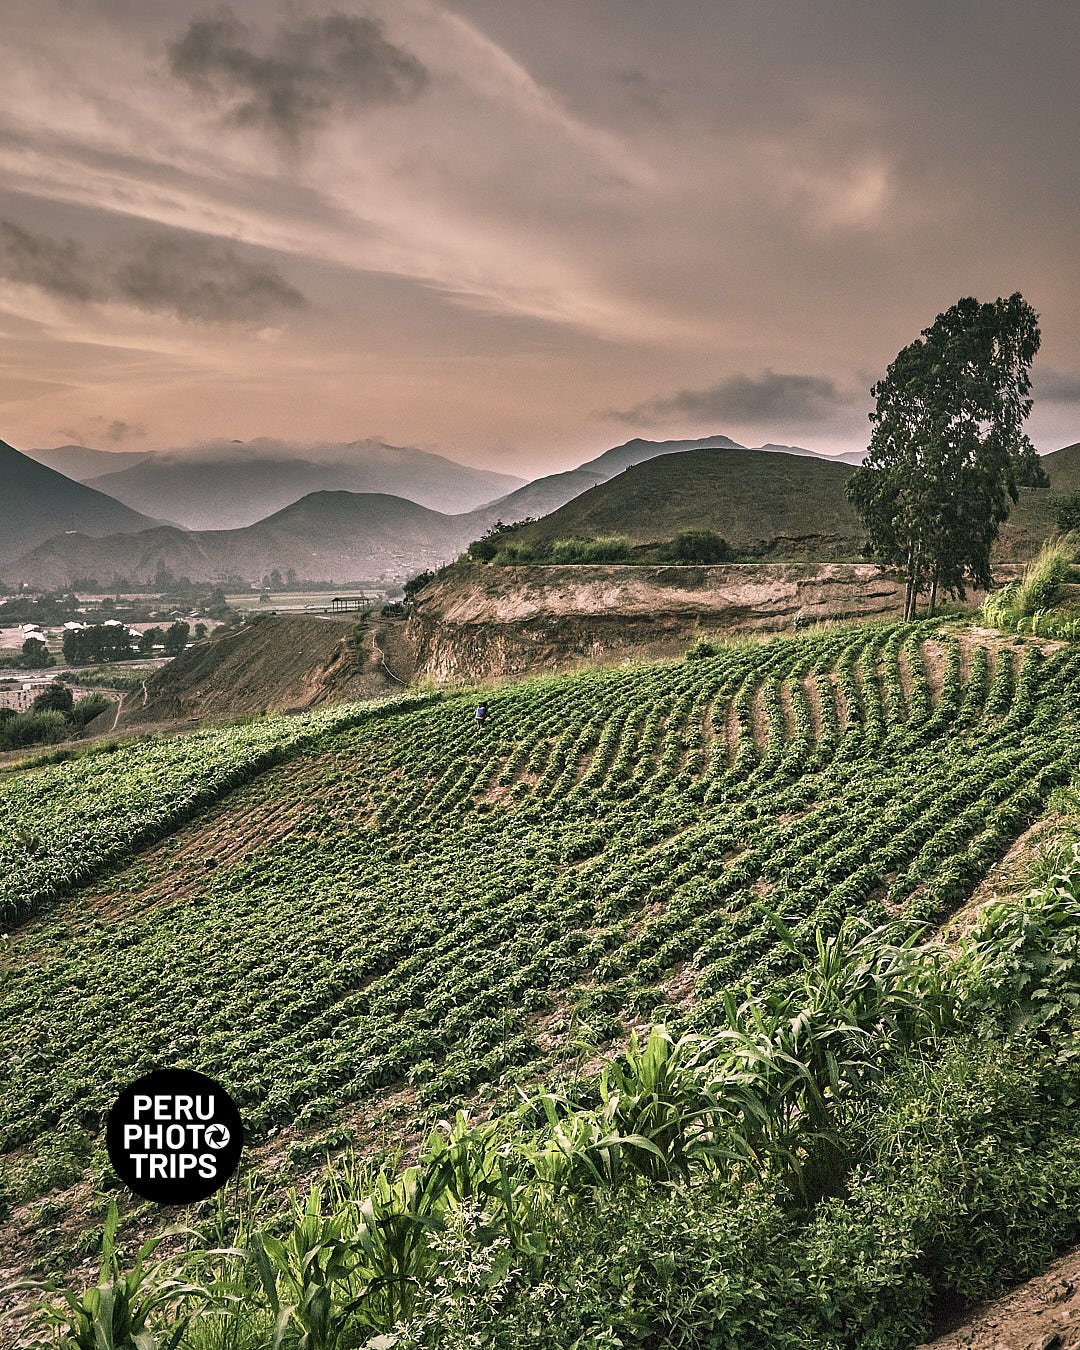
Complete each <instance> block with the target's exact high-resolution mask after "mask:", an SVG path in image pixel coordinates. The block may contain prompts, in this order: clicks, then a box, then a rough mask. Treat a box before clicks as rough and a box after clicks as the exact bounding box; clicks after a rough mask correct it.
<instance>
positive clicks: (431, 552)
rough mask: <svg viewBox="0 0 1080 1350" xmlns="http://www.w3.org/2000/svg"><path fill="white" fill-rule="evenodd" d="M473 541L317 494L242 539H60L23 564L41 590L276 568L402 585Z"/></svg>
mask: <svg viewBox="0 0 1080 1350" xmlns="http://www.w3.org/2000/svg"><path fill="white" fill-rule="evenodd" d="M468 538H469V536H468V531H467V529H463V527H462V526H461V525H460V524H459V523H458V522H457V521H456V520H455V519H454V518H453V517H451V516H444V515H441V514H440V513H439V512H437V511H429V510H428V509H427V508H426V507H423V506H417V505H416V503H415V502H410V501H405V500H404V499H403V498H400V497H388V496H385V495H384V494H381V493H357V492H316V493H312V494H311V495H310V496H308V497H304V498H302V499H301V500H300V501H298V502H294V503H293V504H292V505H290V506H287V507H285V508H284V510H281V511H277V512H275V513H274V514H273V515H272V516H268V517H267V518H266V519H265V520H260V521H259V522H258V523H257V524H255V525H249V526H246V527H245V528H243V529H238V530H189V531H186V530H178V529H174V528H171V527H167V526H165V527H160V528H157V529H153V530H144V531H142V532H140V533H139V534H118V535H111V536H109V537H108V538H103V539H92V538H89V537H87V536H86V535H81V534H65V535H58V536H57V537H56V538H54V539H51V540H49V541H48V542H47V543H45V544H43V545H41V546H40V547H38V548H36V549H34V550H32V551H31V552H30V553H28V554H27V555H26V556H25V557H23V558H20V559H19V561H18V564H17V567H18V570H19V575H20V576H23V577H26V578H28V579H30V580H32V581H33V582H34V583H36V584H37V585H39V586H45V587H55V586H61V585H66V584H70V582H71V581H72V580H73V579H74V578H75V577H97V578H99V579H100V580H101V581H102V582H104V583H105V584H109V583H110V582H111V581H112V579H113V578H115V577H126V578H127V579H128V580H129V581H131V582H135V583H138V584H140V585H141V584H147V585H149V584H152V582H153V579H154V576H155V575H156V574H157V572H158V571H159V570H160V569H161V568H162V567H164V568H165V569H166V570H168V571H170V572H172V573H173V575H174V576H177V577H189V578H190V579H191V580H192V581H214V580H218V579H220V578H222V577H226V576H239V577H245V578H250V579H253V580H255V581H258V580H259V578H261V577H263V576H265V575H267V574H268V573H269V572H271V571H272V570H273V569H274V568H275V567H276V568H277V569H278V570H279V571H280V572H282V573H283V574H284V573H286V572H287V571H288V570H289V569H290V568H292V569H293V570H294V571H295V572H296V574H297V576H299V577H302V578H306V579H312V580H320V581H323V580H325V581H340V582H342V583H346V582H360V581H377V580H381V579H385V578H390V579H399V580H400V579H403V578H405V577H408V576H411V575H412V574H413V573H414V572H417V571H419V570H421V569H422V568H424V567H432V566H438V565H439V564H440V563H443V562H446V561H448V560H449V559H451V558H453V557H454V556H455V555H456V554H457V553H458V552H459V551H460V549H461V548H463V547H464V545H465V544H466V543H467V542H468Z"/></svg>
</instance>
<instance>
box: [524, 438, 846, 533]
mask: <svg viewBox="0 0 1080 1350" xmlns="http://www.w3.org/2000/svg"><path fill="white" fill-rule="evenodd" d="M852 472H853V467H852V466H851V465H847V464H830V463H828V462H827V461H824V460H821V459H815V458H811V457H809V456H803V455H788V454H783V453H779V452H772V453H764V452H762V451H760V450H742V449H730V448H728V449H712V450H710V449H703V450H686V451H683V452H682V453H678V454H669V455H662V456H659V457H658V458H655V459H650V460H647V461H646V462H644V463H641V464H635V465H633V466H632V467H631V468H629V469H627V470H626V471H625V472H623V473H620V474H618V475H617V476H616V477H615V478H612V479H609V480H608V482H606V483H601V484H600V485H599V486H598V487H594V488H591V489H590V490H589V491H588V492H584V493H582V494H581V496H579V497H575V498H574V499H573V501H570V502H567V504H566V505H565V506H563V507H561V508H560V509H559V510H558V511H554V512H552V513H551V515H549V516H545V517H544V518H543V519H542V520H538V521H536V522H534V523H532V524H529V525H523V526H521V527H520V528H519V529H517V530H515V531H514V533H513V535H512V536H510V537H511V538H513V540H514V541H515V542H521V543H528V544H540V543H551V542H553V541H554V540H556V539H567V538H574V537H582V538H598V537H603V536H607V535H626V536H627V537H628V538H629V539H630V541H631V542H632V543H635V544H644V543H652V542H656V541H659V540H664V539H670V538H671V537H672V536H673V535H675V534H676V533H678V531H680V530H683V529H712V530H715V531H716V532H717V533H719V534H720V535H722V536H723V537H724V538H725V539H726V540H727V541H728V543H729V544H731V545H732V546H733V547H735V548H737V549H741V550H749V549H755V550H760V551H761V552H763V553H768V554H773V555H775V556H780V557H787V556H800V557H801V556H807V555H812V556H816V557H822V558H829V557H840V556H847V555H855V554H857V553H858V548H859V543H860V541H861V539H862V537H863V535H862V529H861V527H860V525H859V520H858V517H857V516H856V514H855V512H854V511H853V510H852V508H851V507H850V506H849V505H848V503H847V498H846V497H845V495H844V484H845V483H846V482H847V479H848V477H849V475H850V474H851V473H852Z"/></svg>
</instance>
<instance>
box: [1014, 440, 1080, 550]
mask: <svg viewBox="0 0 1080 1350" xmlns="http://www.w3.org/2000/svg"><path fill="white" fill-rule="evenodd" d="M1041 463H1042V466H1043V468H1044V469H1045V470H1046V476H1047V478H1049V480H1050V487H1049V489H1046V488H1021V489H1020V500H1019V502H1018V503H1017V504H1016V506H1014V507H1013V508H1012V511H1011V513H1010V516H1009V519H1008V520H1007V521H1006V523H1005V524H1004V525H1003V526H1002V528H1001V535H1000V538H999V541H998V553H999V554H1000V555H1001V556H1002V557H1008V558H1025V557H1030V556H1031V555H1032V554H1033V553H1034V552H1035V551H1036V550H1037V548H1038V546H1039V544H1040V543H1042V541H1043V540H1044V539H1046V538H1047V536H1049V535H1051V534H1055V533H1056V532H1057V524H1056V522H1055V520H1054V510H1053V507H1054V500H1055V498H1057V497H1063V496H1066V495H1068V494H1069V493H1073V492H1080V442H1078V443H1077V444H1076V445H1067V446H1065V447H1063V448H1062V449H1061V450H1055V451H1053V452H1052V453H1051V454H1049V455H1043V457H1042V461H1041Z"/></svg>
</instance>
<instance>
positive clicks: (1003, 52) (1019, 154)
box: [0, 0, 1080, 477]
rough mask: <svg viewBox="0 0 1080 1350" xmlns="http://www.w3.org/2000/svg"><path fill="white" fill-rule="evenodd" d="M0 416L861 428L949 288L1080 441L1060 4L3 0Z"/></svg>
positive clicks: (515, 446)
mask: <svg viewBox="0 0 1080 1350" xmlns="http://www.w3.org/2000/svg"><path fill="white" fill-rule="evenodd" d="M3 10H4V13H3V35H2V38H0V43H2V47H3V60H2V61H0V437H2V438H3V439H5V440H7V441H9V442H10V443H12V444H14V445H16V446H22V447H24V448H30V447H37V446H51V445H57V444H64V443H68V442H78V443H81V444H87V445H94V446H99V447H101V448H104V449H118V450H121V449H122V450H139V451H153V450H157V449H163V448H168V447H172V446H179V445H186V444H190V443H194V442H197V441H199V440H206V439H210V438H237V439H241V440H248V439H253V438H255V437H259V436H273V437H278V438H284V439H288V440H295V441H298V442H325V441H351V440H358V439H363V438H366V437H371V436H377V437H380V438H382V439H383V440H386V441H388V442H391V443H393V444H399V445H411V446H417V447H420V448H422V449H426V450H432V451H435V452H437V453H441V454H445V455H448V456H449V457H451V458H454V459H458V460H460V461H461V462H463V463H469V464H474V465H478V466H482V467H485V468H495V469H501V470H504V471H506V472H509V473H515V474H519V475H520V476H522V477H532V476H535V475H537V474H540V473H546V472H552V471H557V470H560V469H565V468H569V467H572V466H573V465H574V464H576V463H578V462H580V461H581V460H583V459H586V458H589V457H591V456H592V455H594V454H596V453H598V452H599V451H601V450H603V449H604V448H606V447H607V446H609V445H614V444H618V443H620V442H622V441H625V440H627V439H629V438H630V437H631V436H645V437H649V438H651V439H667V438H674V437H683V436H692V435H708V434H713V433H724V434H726V435H729V436H732V437H734V438H735V439H736V440H739V441H742V442H743V443H745V444H755V445H756V444H761V443H762V442H765V441H771V442H779V443H788V444H798V445H804V446H807V447H809V448H812V449H816V450H823V451H826V452H840V451H849V450H862V449H865V447H866V442H867V436H868V429H869V424H868V422H867V414H868V413H869V411H870V409H871V407H872V398H871V396H870V393H869V389H870V386H871V385H872V384H873V382H874V381H875V380H876V379H878V378H880V377H881V375H882V374H883V373H884V371H885V368H886V366H887V365H888V363H889V361H891V360H892V358H893V357H894V356H895V355H896V353H897V351H898V350H899V349H900V348H902V347H903V346H905V345H906V344H907V343H908V342H910V341H911V340H912V339H913V338H915V337H916V336H917V335H918V333H919V332H920V330H921V329H923V328H925V327H927V326H929V325H930V324H931V323H932V322H933V320H934V318H935V316H936V315H937V314H938V313H939V312H941V311H942V310H944V309H946V308H948V306H949V305H951V304H952V303H953V302H954V301H955V300H957V299H958V298H960V297H961V296H964V295H975V296H977V297H978V298H979V299H983V300H986V299H993V298H995V297H996V296H998V295H1009V294H1011V293H1013V292H1015V291H1020V292H1021V293H1022V294H1023V295H1024V297H1025V298H1026V299H1027V300H1028V301H1029V302H1030V303H1031V304H1032V305H1033V306H1034V307H1035V308H1036V310H1037V311H1038V312H1039V315H1040V323H1041V328H1042V334H1043V343H1042V351H1041V352H1040V355H1039V357H1038V359H1037V362H1036V365H1035V369H1034V375H1033V380H1034V394H1035V410H1034V412H1033V414H1032V417H1031V420H1030V422H1029V431H1030V434H1031V436H1032V439H1033V440H1034V441H1035V444H1036V446H1037V448H1038V449H1040V450H1041V451H1044V452H1046V451H1049V450H1053V449H1056V448H1058V447H1059V446H1061V445H1065V444H1069V443H1071V442H1074V441H1076V440H1080V268H1078V267H1077V251H1078V250H1077V245H1078V244H1080V237H1078V236H1080V137H1078V136H1077V135H1076V129H1075V111H1076V110H1075V69H1074V63H1075V53H1076V52H1077V51H1078V50H1080V6H1078V5H1076V4H1075V3H1074V0H1054V2H1053V3H1049V2H1047V0H1030V3H1027V4H1024V5H1018V4H1016V3H1015V0H1008V3H1006V2H1005V0H950V3H948V4H942V3H940V0H891V2H890V0H886V2H885V3H882V4H873V5H870V4H866V3H865V0H843V2H841V0H812V3H811V2H810V0H782V2H781V0H742V2H736V0H545V2H544V4H542V5H537V4H534V3H527V2H526V0H457V2H456V3H454V4H443V3H439V2H438V0H372V2H371V3H362V4H358V3H352V2H351V0H339V3H337V4H333V3H322V2H321V0H286V2H284V3H280V4H276V3H272V2H271V0H232V2H231V3H226V4H220V5H215V4H210V5H202V4H191V3H188V0H173V2H172V3H170V4H168V5H163V4H161V3H159V2H157V0H4V5H3Z"/></svg>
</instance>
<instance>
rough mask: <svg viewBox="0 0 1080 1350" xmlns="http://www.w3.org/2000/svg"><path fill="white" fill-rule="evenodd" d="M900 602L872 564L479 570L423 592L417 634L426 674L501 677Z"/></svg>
mask: <svg viewBox="0 0 1080 1350" xmlns="http://www.w3.org/2000/svg"><path fill="white" fill-rule="evenodd" d="M981 598H982V597H981V596H974V597H972V599H973V601H976V600H979V599H981ZM902 599H903V587H902V585H901V584H900V583H899V582H898V581H896V580H895V579H893V578H891V577H888V576H886V575H885V574H884V573H883V572H882V571H881V569H880V568H878V567H876V566H874V565H872V564H868V563H826V564H819V565H814V564H801V563H740V564H728V565H724V566H715V567H686V566H684V567H483V568H480V567H474V568H470V569H468V570H462V571H459V572H456V573H451V574H450V575H448V576H446V577H444V578H443V579H442V580H440V581H438V582H436V583H435V584H434V585H433V586H430V587H429V588H428V589H427V590H425V591H424V592H422V594H421V595H420V597H419V599H418V603H417V605H416V608H415V610H414V612H413V614H412V616H411V617H410V619H409V623H408V629H407V635H408V638H409V641H410V643H411V645H412V647H413V649H414V651H415V653H416V657H415V660H416V670H417V672H418V673H420V674H423V675H426V676H428V677H430V678H431V679H434V680H437V681H454V680H461V679H494V678H503V677H512V676H515V675H521V674H524V673H526V672H528V671H540V670H556V669H561V668H564V667H567V666H573V665H575V664H581V663H583V662H598V661H613V660H620V659H625V658H626V657H631V656H634V657H636V656H647V657H657V656H668V655H675V654H677V653H679V652H681V651H683V650H685V648H686V646H687V645H688V644H689V643H691V642H693V641H695V640H696V639H697V638H699V637H702V636H709V635H712V634H729V635H730V634H731V633H738V632H782V631H785V630H787V631H790V630H792V629H794V628H797V627H800V626H802V625H804V624H812V623H815V622H818V621H820V620H823V619H853V618H861V619H876V618H890V617H897V616H899V614H900V610H901V605H902Z"/></svg>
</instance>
